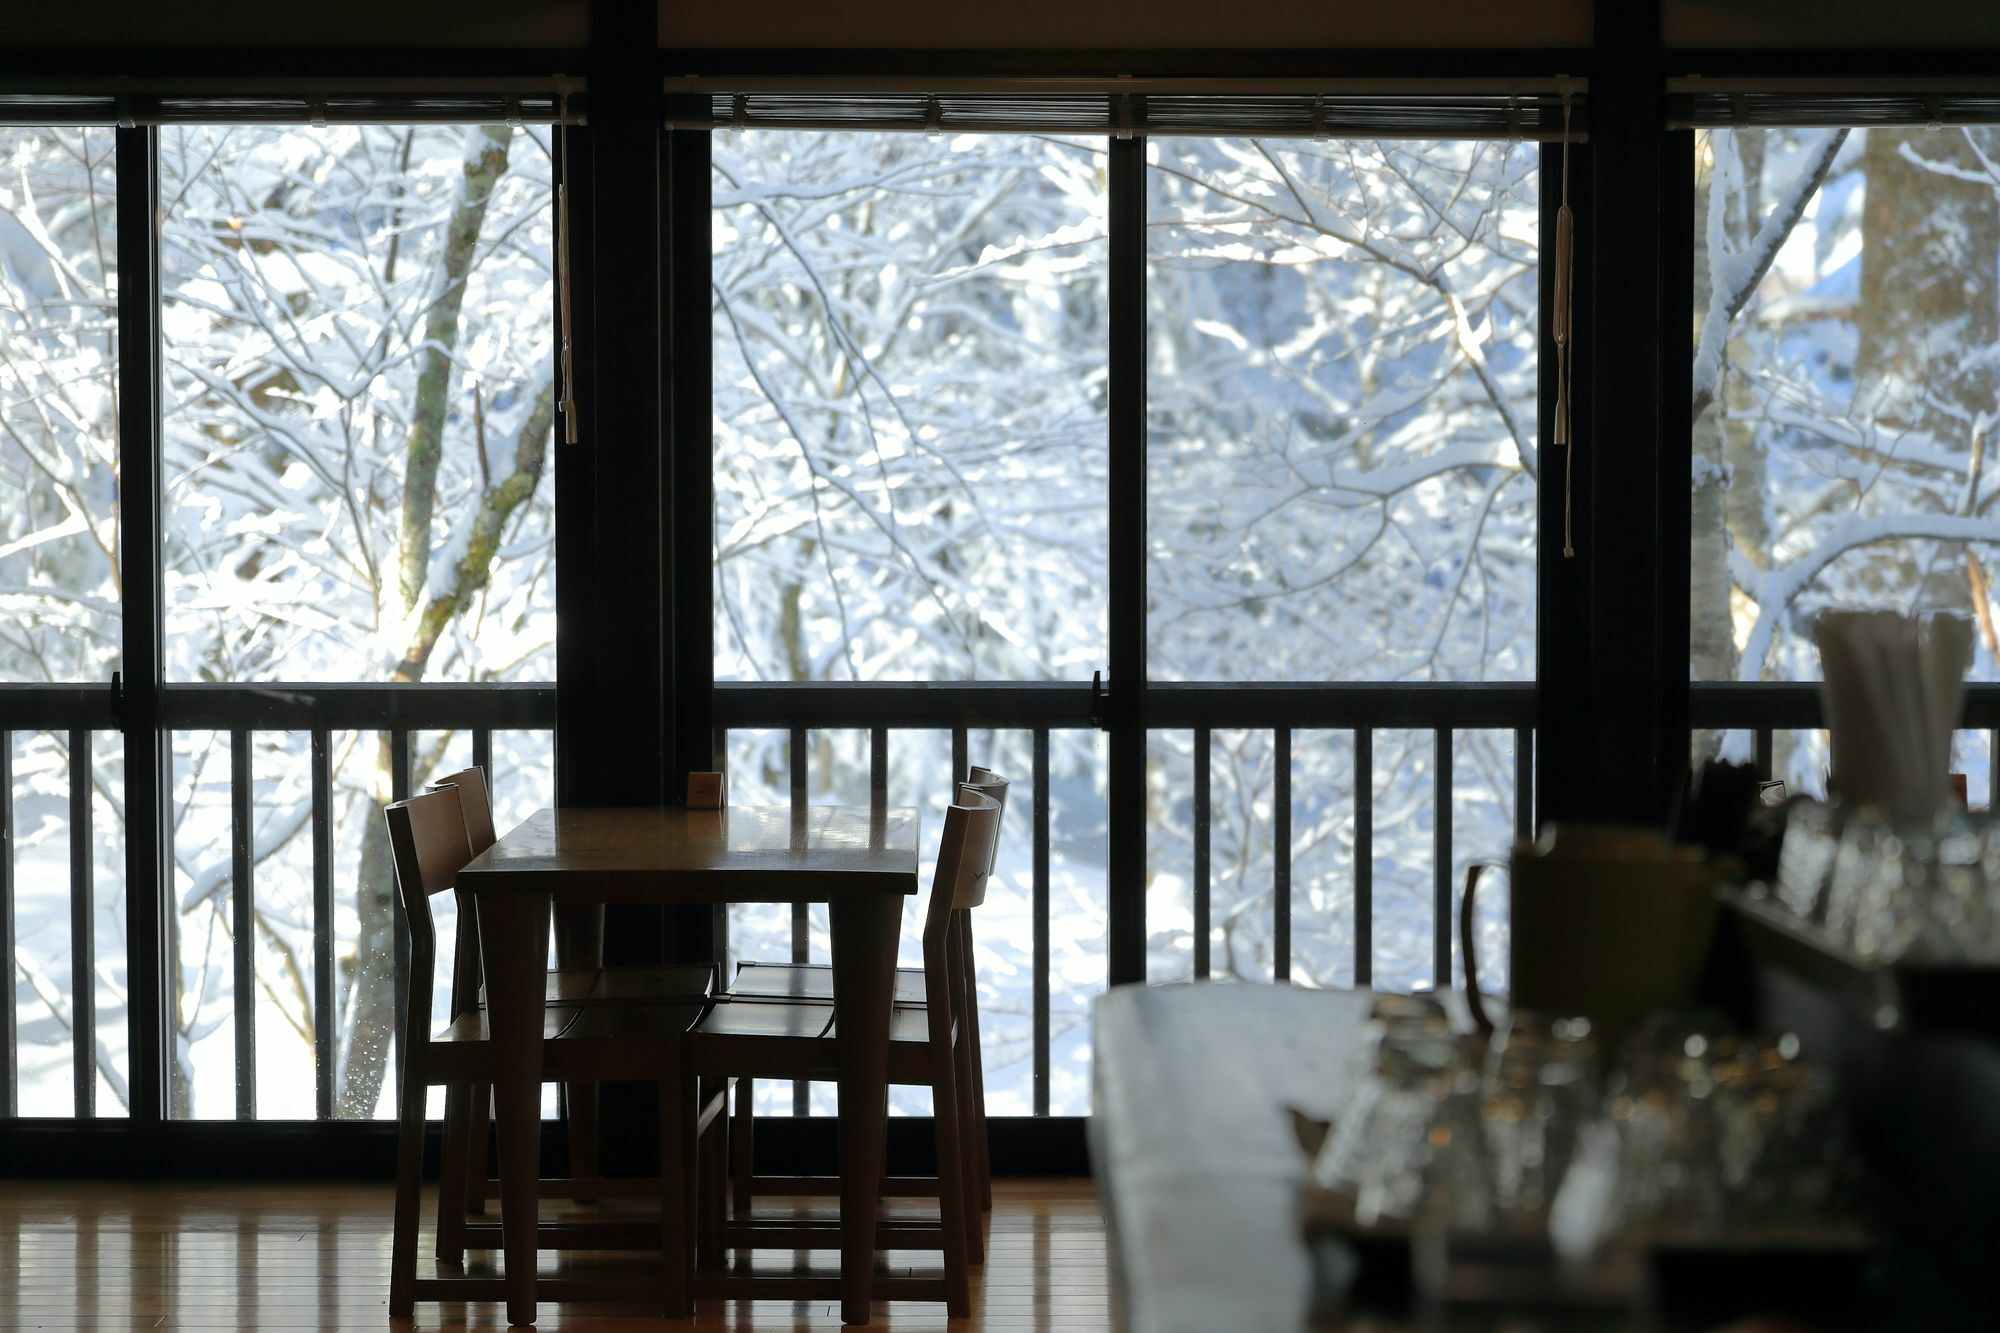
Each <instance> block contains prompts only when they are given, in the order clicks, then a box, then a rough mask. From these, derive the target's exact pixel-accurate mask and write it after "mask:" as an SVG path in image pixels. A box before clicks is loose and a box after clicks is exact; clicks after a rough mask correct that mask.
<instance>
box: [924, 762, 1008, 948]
mask: <svg viewBox="0 0 2000 1333" xmlns="http://www.w3.org/2000/svg"><path fill="white" fill-rule="evenodd" d="M999 834H1000V802H998V801H996V800H995V799H993V798H992V797H991V796H988V795H986V794H985V793H984V792H982V791H980V790H979V789H978V788H977V787H974V786H972V785H970V784H969V783H968V784H962V785H961V786H960V787H959V789H958V799H957V800H956V801H953V802H952V804H951V808H950V809H948V810H946V811H945V812H944V836H943V838H942V839H941V840H940V841H939V843H938V859H937V874H936V876H935V877H934V878H933V879H932V880H931V901H930V909H929V910H928V911H927V912H926V913H925V914H924V953H925V956H926V958H927V959H928V956H929V954H930V952H931V949H932V947H933V945H934V944H935V946H936V947H937V948H939V949H942V948H943V947H944V944H945V938H946V936H947V934H948V933H949V930H950V925H951V914H952V912H954V911H956V910H961V909H963V908H966V907H969V906H972V905H974V904H976V903H978V902H979V901H980V900H982V899H984V898H985V896H986V877H987V876H988V875H990V874H991V873H992V872H993V847H994V843H995V842H996V841H997V840H998V838H999Z"/></svg>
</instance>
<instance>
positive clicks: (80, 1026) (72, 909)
mask: <svg viewBox="0 0 2000 1333" xmlns="http://www.w3.org/2000/svg"><path fill="white" fill-rule="evenodd" d="M90 749H91V746H90V728H88V727H72V728H71V729H70V733H69V989H70V997H69V1016H70V1024H69V1036H70V1053H71V1055H72V1057H73V1060H74V1066H75V1068H74V1074H75V1080H74V1082H75V1099H76V1100H75V1114H76V1117H77V1119H79V1120H88V1119H91V1118H92V1117H94V1116H96V1114H97V967H96V964H97V895H96V892H95V889H96V882H97V864H96V862H97V848H96V846H95V839H94V838H93V836H92V833H91V818H90V815H91V811H90V764H91V753H90ZM5 961H6V971H7V976H6V982H5V984H6V986H7V987H8V989H10V990H11V989H13V985H14V955H13V953H12V951H11V950H10V951H9V952H8V954H7V957H6V960H5Z"/></svg>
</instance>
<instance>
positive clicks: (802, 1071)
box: [682, 785, 1001, 1318]
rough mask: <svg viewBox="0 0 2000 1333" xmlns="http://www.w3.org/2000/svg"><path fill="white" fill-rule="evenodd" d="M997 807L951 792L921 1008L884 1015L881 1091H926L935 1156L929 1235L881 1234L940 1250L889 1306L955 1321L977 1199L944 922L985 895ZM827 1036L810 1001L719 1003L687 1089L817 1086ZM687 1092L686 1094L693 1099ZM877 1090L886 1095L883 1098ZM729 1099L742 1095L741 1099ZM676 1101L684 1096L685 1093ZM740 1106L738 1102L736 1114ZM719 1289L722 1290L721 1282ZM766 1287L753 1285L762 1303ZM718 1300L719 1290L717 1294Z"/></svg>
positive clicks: (789, 1239)
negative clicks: (933, 1219) (933, 1308)
mask: <svg viewBox="0 0 2000 1333" xmlns="http://www.w3.org/2000/svg"><path fill="white" fill-rule="evenodd" d="M1000 813H1001V809H1000V802H999V801H998V800H996V799H995V798H993V797H991V796H988V795H986V794H985V793H984V792H981V791H980V790H979V789H978V788H976V787H973V786H970V785H967V786H962V787H961V788H960V789H959V794H958V799H957V801H955V802H954V803H953V804H952V806H951V807H950V809H948V810H947V811H946V812H945V823H944V836H943V839H942V842H941V844H940V846H939V848H938V861H937V877H936V879H935V880H934V881H933V883H932V886H931V901H930V907H929V910H928V911H927V912H926V914H925V918H924V931H923V948H924V973H925V980H926V992H927V996H928V1003H926V1004H923V1005H921V1006H916V1005H904V1004H898V1005H896V1006H895V1007H894V1009H893V1010H892V1011H891V1031H890V1038H889V1082H891V1083H896V1084H905V1085H916V1086H923V1087H928V1088H930V1090H931V1098H932V1102H933V1107H934V1115H933V1124H934V1127H935V1134H936V1145H937V1162H938V1174H937V1187H936V1192H937V1196H938V1225H937V1227H935V1228H912V1227H893V1228H890V1227H885V1228H884V1232H885V1234H887V1235H889V1237H890V1239H889V1240H888V1241H887V1242H886V1243H890V1244H892V1245H893V1246H894V1247H895V1248H899V1249H901V1248H938V1249H941V1250H942V1251H943V1252H944V1270H945V1275H944V1278H943V1280H942V1281H941V1282H931V1281H925V1280H922V1279H912V1280H898V1281H897V1282H896V1283H895V1284H894V1286H893V1287H892V1288H890V1290H891V1291H892V1293H893V1295H894V1296H896V1297H907V1298H910V1299H930V1300H936V1299H939V1298H940V1297H941V1298H942V1299H943V1300H944V1302H945V1305H946V1308H947V1309H948V1311H949V1312H950V1314H951V1315H952V1316H953V1317H954V1318H956V1317H961V1316H965V1315H968V1314H969V1313H970V1312H971V1294H970V1285H969V1283H970V1277H969V1271H968V1270H969V1266H970V1253H969V1236H970V1235H971V1232H972V1231H973V1230H974V1229H977V1228H979V1226H980V1224H981V1220H982V1219H981V1214H980V1208H979V1202H978V1199H977V1197H976V1196H975V1195H974V1194H973V1193H972V1192H971V1191H970V1190H969V1189H968V1188H967V1172H966V1169H965V1158H964V1152H963V1148H962V1147H961V1145H960V1142H959V1139H960V1133H961V1130H960V1117H961V1113H962V1110H963V1105H964V1103H962V1102H961V1100H960V1097H959V1091H958V1080H959V1070H960V1069H961V1068H963V1067H964V1066H963V1061H964V1058H965V1056H964V1052H963V1050H962V1044H963V1043H964V1042H966V1041H969V1040H970V1039H971V1028H970V1026H969V1025H967V1024H965V1023H961V1022H959V1021H957V1017H956V1014H957V1008H958V1003H957V1000H958V993H959V991H958V987H957V985H956V984H955V978H957V977H958V976H959V975H961V973H960V971H959V968H960V960H957V959H955V958H954V956H953V955H954V954H955V953H956V952H957V950H958V947H959V945H958V941H959V939H960V936H959V934H958V932H957V931H956V930H955V929H954V928H953V922H954V917H955V916H956V915H958V914H961V913H965V912H969V911H971V910H972V909H973V908H974V907H977V906H978V905H979V904H980V902H981V901H982V900H983V899H984V898H985V896H986V882H987V877H988V875H989V874H990V873H991V871H992V867H993V854H994V847H995V845H996V843H997V841H998V838H999V832H1000ZM837 1036H838V1034H837V1033H836V1032H835V1031H834V1010H833V1006H832V1004H830V1003H827V1002H824V1001H819V1000H813V999H785V998H777V997H764V998H762V999H756V1000H751V999H742V998H732V997H730V996H728V995H724V996H722V997H720V999H719V1000H718V1001H717V1003H716V1004H715V1005H714V1007H713V1008H711V1009H710V1010H709V1012H708V1013H707V1014H706V1015H705V1016H704V1017H703V1018H702V1019H701V1021H700V1022H698V1023H696V1024H695V1026H694V1027H693V1028H692V1029H690V1030H689V1032H688V1035H687V1041H686V1045H685V1047H684V1059H683V1063H682V1076H683V1079H685V1080H694V1079H696V1078H699V1077H702V1076H707V1077H709V1078H712V1079H720V1078H731V1077H733V1078H735V1079H737V1080H739V1082H738V1088H739V1090H742V1089H747V1088H748V1086H749V1081H750V1080H751V1079H754V1078H768V1079H822V1080H828V1079H833V1078H836V1077H838V1074H839V1064H838V1059H837ZM692 1091H693V1084H692V1082H690V1083H689V1084H688V1085H687V1089H686V1094H691V1093H692ZM886 1094H887V1090H886V1089H884V1095H886ZM739 1095H742V1094H741V1091H739ZM684 1096H685V1094H684ZM739 1104H740V1103H739ZM723 1236H724V1243H725V1245H727V1246H730V1247H733V1248H738V1249H745V1248H752V1249H771V1248H776V1249H815V1248H835V1247H837V1246H838V1245H839V1243H840V1233H839V1229H838V1223H831V1224H829V1223H826V1222H797V1221H789V1220H785V1221H775V1225H762V1224H759V1223H758V1222H757V1220H756V1219H754V1218H747V1217H741V1218H738V1219H737V1221H736V1224H735V1225H734V1226H730V1227H725V1228H724V1229H723ZM725 1284H726V1279H725ZM769 1285H770V1284H768V1283H764V1284H759V1285H757V1286H756V1288H755V1289H756V1290H757V1291H759V1292H760V1293H762V1292H764V1291H766V1290H767V1289H768V1287H769ZM722 1289H723V1290H725V1291H726V1290H727V1289H728V1288H727V1286H726V1285H725V1286H724V1287H723V1288H722Z"/></svg>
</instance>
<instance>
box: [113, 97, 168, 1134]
mask: <svg viewBox="0 0 2000 1333" xmlns="http://www.w3.org/2000/svg"><path fill="white" fill-rule="evenodd" d="M116 143H117V181H118V186H117V188H118V202H117V217H118V357H117V370H116V374H117V383H118V502H119V510H118V526H119V531H118V537H119V541H118V548H119V549H118V559H119V566H120V569H119V583H120V586H121V587H122V588H123V590H124V601H123V606H122V607H121V616H120V620H121V624H122V627H123V642H122V644H121V646H120V661H121V664H122V667H123V671H122V682H123V688H122V690H121V691H120V694H119V699H118V703H119V707H120V718H119V721H120V725H121V727H122V728H123V732H124V745H125V792H124V797H125V883H126V893H125V948H126V985H127V1000H126V1009H125V1015H126V1026H127V1036H128V1046H127V1049H128V1051H129V1052H130V1055H129V1057H128V1058H129V1060H130V1069H129V1071H128V1076H127V1082H128V1086H129V1088H130V1093H129V1098H130V1103H131V1104H130V1112H131V1117H132V1121H133V1123H134V1125H136V1126H138V1127H140V1129H141V1131H142V1132H144V1131H145V1130H146V1129H147V1128H148V1127H152V1126H157V1125H158V1123H159V1122H160V1121H161V1120H162V1119H163V1118H164V1117H165V1116H166V1114H167V1091H168V1089H167V1069H168V1059H169V1055H168V1052H169V1051H170V1050H171V1048H172V1033H171V1032H170V1031H169V1027H170V1025H171V1023H172V1020H173V1008H172V1001H173V987H172V985H171V984H170V983H171V979H172V975H173V974H172V971H171V968H172V966H173V961H172V960H173V959H174V954H173V952H172V950H171V948H170V945H171V940H172V933H173V932H172V930H171V929H170V926H171V917H170V916H169V914H168V912H167V887H168V884H169V882H170V881H169V879H168V876H167V854H166V850H167V813H168V812H167V804H166V803H167V796H168V793H169V792H170V791H171V790H172V788H171V785H170V784H169V782H168V771H169V770H168V748H167V743H166V742H167V737H166V733H165V731H164V730H163V729H162V727H163V719H162V717H161V710H160V682H161V680H162V678H163V676H164V658H165V654H164V648H163V643H162V639H161V636H160V629H161V623H162V620H163V618H164V616H163V609H162V589H163V586H164V566H165V560H164V556H163V550H162V545H161V541H162V536H161V523H160V438H161V428H160V254H159V232H158V200H159V163H158V160H157V152H158V143H159V132H158V131H157V130H154V129H150V128H132V129H120V130H118V131H117V135H116Z"/></svg>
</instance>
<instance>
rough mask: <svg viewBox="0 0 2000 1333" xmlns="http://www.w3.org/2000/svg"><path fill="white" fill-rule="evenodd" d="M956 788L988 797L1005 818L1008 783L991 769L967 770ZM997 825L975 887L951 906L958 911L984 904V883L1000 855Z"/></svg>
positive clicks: (997, 821)
mask: <svg viewBox="0 0 2000 1333" xmlns="http://www.w3.org/2000/svg"><path fill="white" fill-rule="evenodd" d="M958 787H959V790H960V791H961V792H963V791H965V790H967V789H970V790H973V791H976V792H978V793H979V794H980V795H982V796H986V797H990V798H991V799H992V800H994V801H995V802H997V803H998V804H999V806H1000V818H1004V817H1005V816H1006V814H1007V787H1008V782H1007V779H1005V778H1003V777H1001V776H1000V775H999V774H998V773H995V772H994V771H993V770H992V769H990V768H979V767H977V766H975V767H973V768H969V769H967V770H966V774H965V781H964V782H961V783H959V784H958ZM999 823H1000V819H999V818H996V819H995V820H994V834H993V845H992V847H991V849H990V850H989V851H988V853H987V857H986V868H985V869H984V870H983V871H982V872H981V873H980V875H979V878H978V882H977V883H976V885H974V886H973V887H972V888H971V889H969V890H968V896H967V897H966V898H963V899H961V900H959V901H957V902H954V903H953V904H952V906H953V907H955V908H959V909H969V908H973V907H978V906H981V905H982V904H984V903H985V901H986V882H987V880H988V878H989V877H990V876H991V875H992V874H993V867H994V863H995V862H996V861H997V860H998V859H999V855H1000V833H999Z"/></svg>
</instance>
